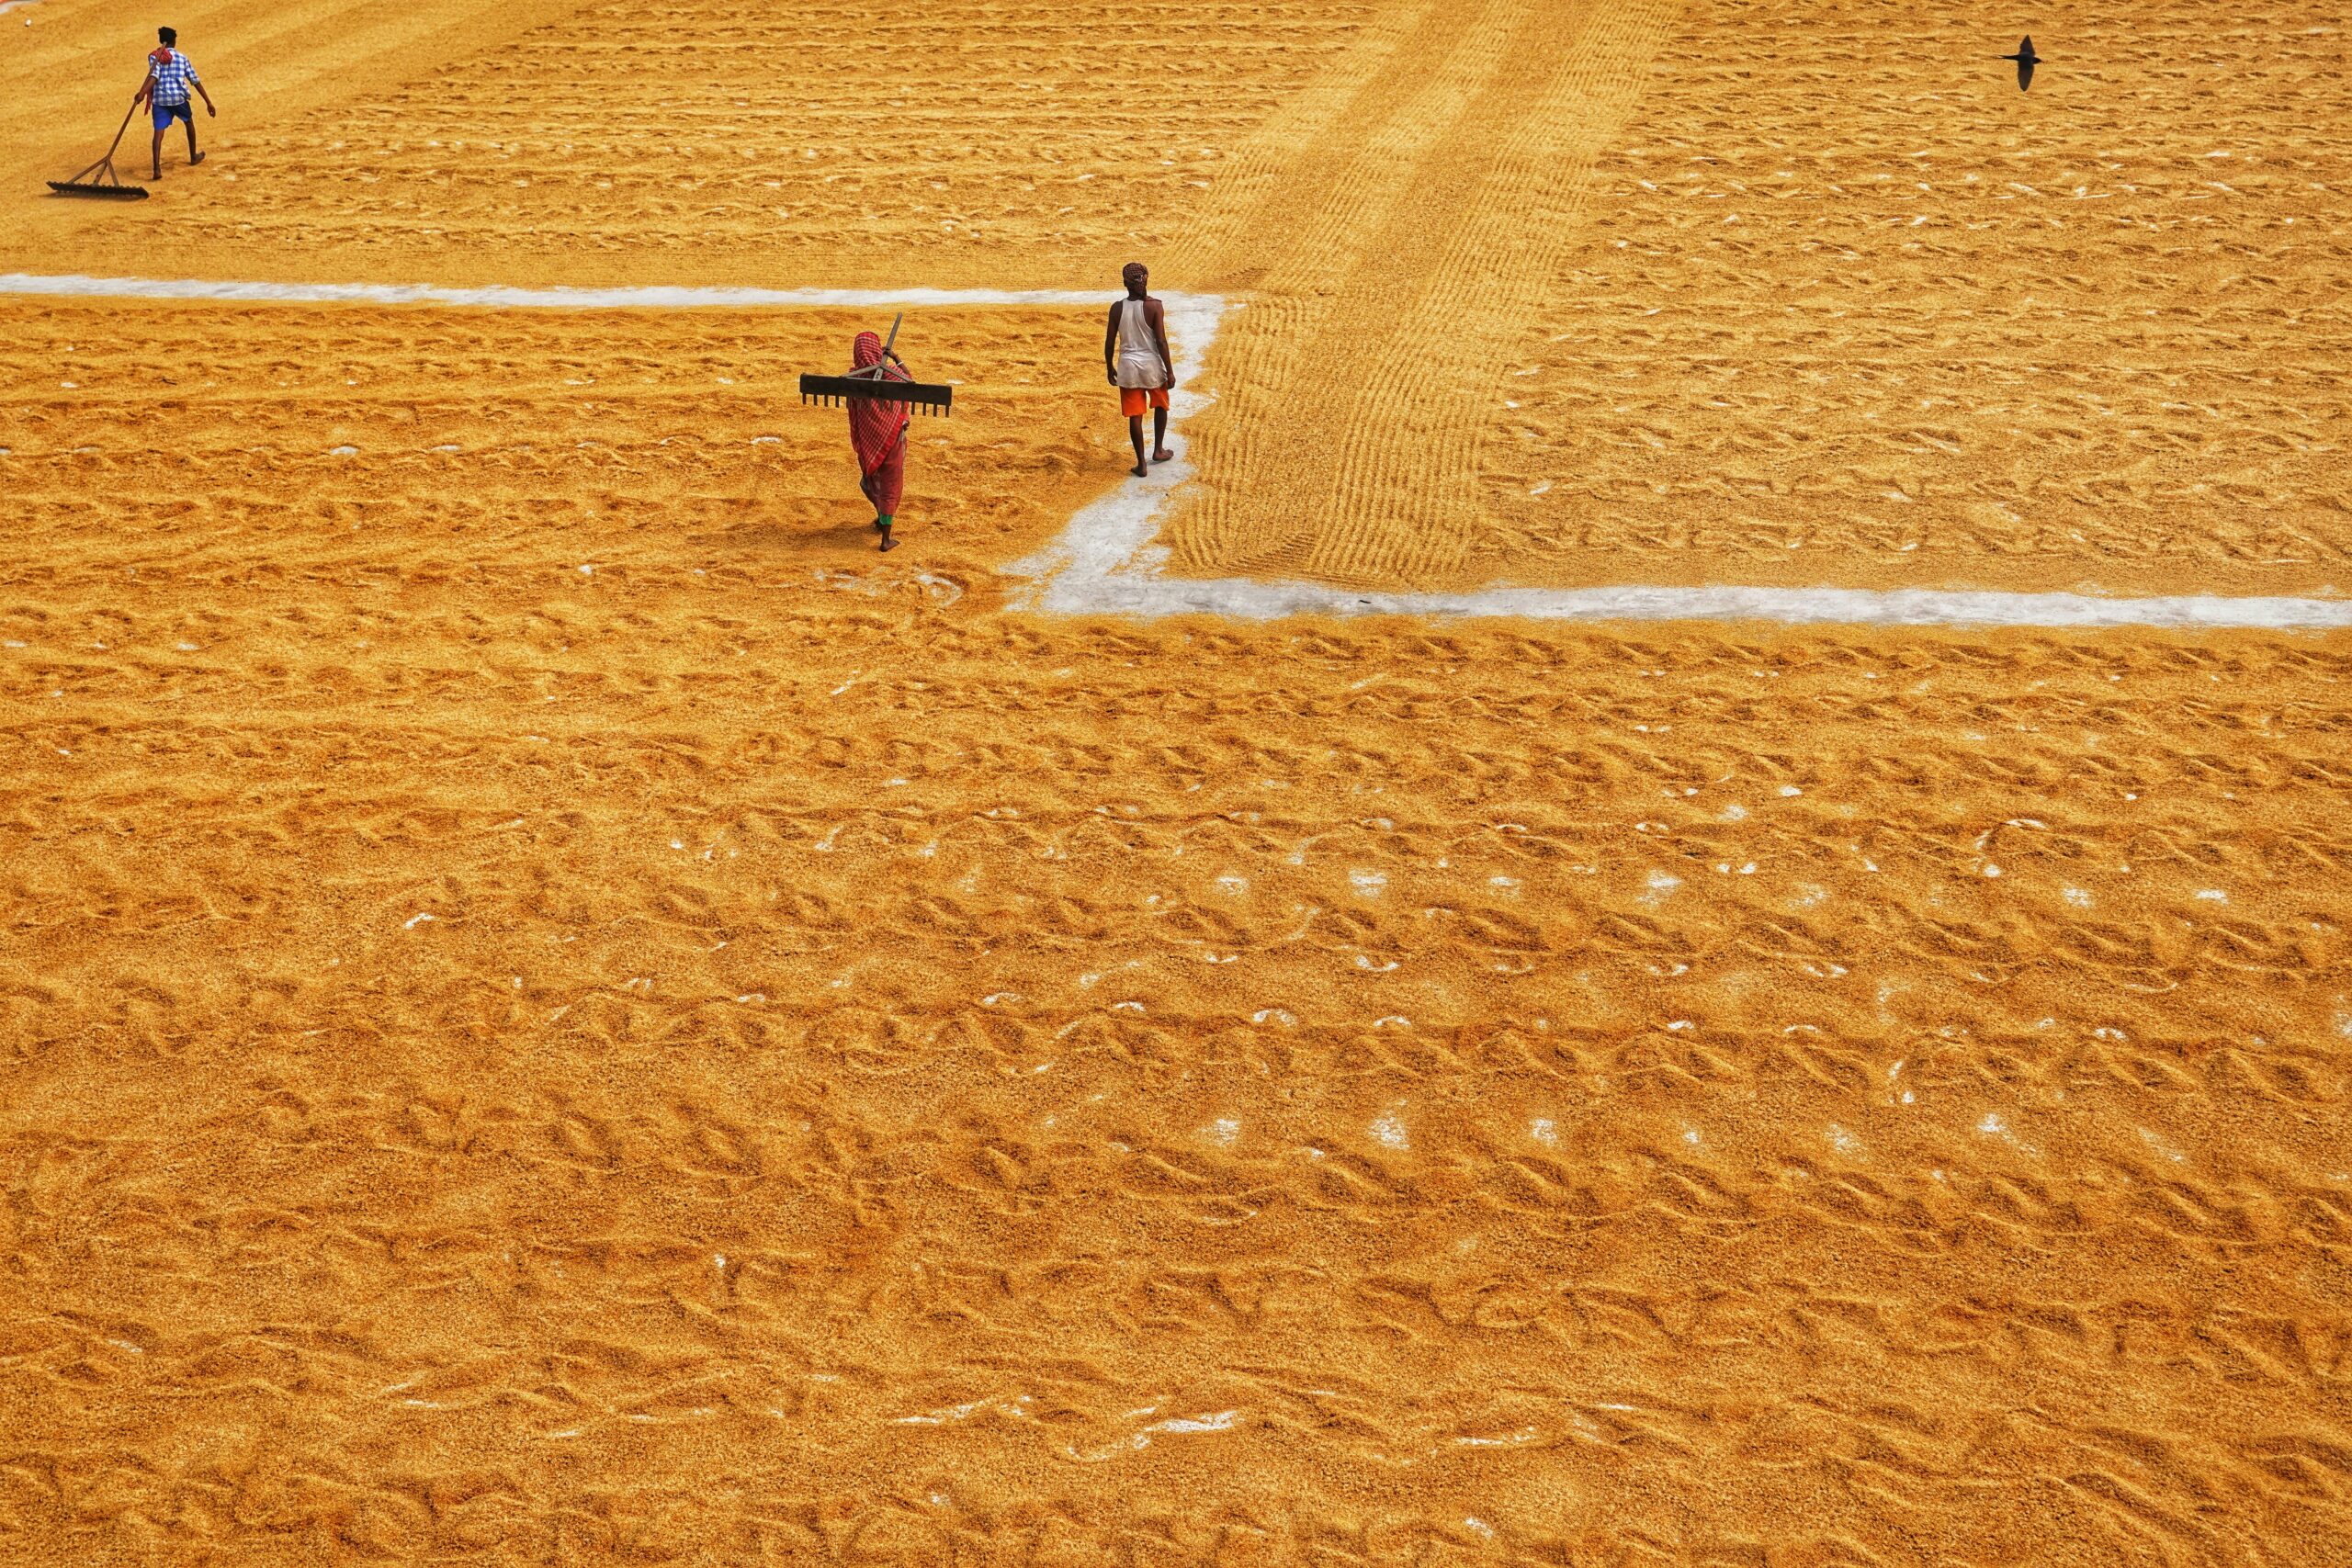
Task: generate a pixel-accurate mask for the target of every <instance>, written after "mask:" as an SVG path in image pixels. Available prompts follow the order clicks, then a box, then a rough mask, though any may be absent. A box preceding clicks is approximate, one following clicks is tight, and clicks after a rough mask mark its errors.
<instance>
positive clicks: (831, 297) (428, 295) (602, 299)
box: [0, 272, 1113, 310]
mask: <svg viewBox="0 0 2352 1568" xmlns="http://www.w3.org/2000/svg"><path fill="white" fill-rule="evenodd" d="M0 294H43V295H69V296H86V297H90V298H95V299H212V300H224V301H230V302H238V301H247V300H250V301H255V302H273V303H277V304H292V305H466V306H487V307H490V308H492V309H495V310H717V309H723V308H734V309H739V310H740V309H742V308H744V307H767V308H781V309H785V310H817V309H821V308H824V307H827V306H835V307H862V306H874V305H900V306H904V307H906V308H907V309H909V310H919V309H922V308H924V307H932V306H949V305H1096V306H1101V307H1103V308H1104V309H1106V310H1107V309H1108V308H1109V306H1110V302H1111V299H1112V298H1113V296H1112V294H1111V292H1110V291H1108V290H1102V291H1097V292H1095V293H1091V294H1090V293H1083V292H1080V291H1079V290H1076V289H1069V288H1025V289H1024V288H673V287H670V286H668V285H651V286H648V287H643V288H504V287H502V286H498V285H492V286H491V287H489V288H444V287H443V286H441V285H439V284H434V283H235V282H228V281H224V280H220V279H213V278H197V277H84V276H77V275H73V274H64V275H58V276H49V275H44V274H40V273H30V272H8V273H0Z"/></svg>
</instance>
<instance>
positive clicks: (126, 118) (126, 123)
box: [99, 98, 139, 164]
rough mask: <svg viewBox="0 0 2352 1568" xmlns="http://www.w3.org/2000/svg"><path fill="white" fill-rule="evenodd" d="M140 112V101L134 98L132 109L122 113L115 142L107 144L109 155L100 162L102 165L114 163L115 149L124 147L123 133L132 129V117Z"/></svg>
mask: <svg viewBox="0 0 2352 1568" xmlns="http://www.w3.org/2000/svg"><path fill="white" fill-rule="evenodd" d="M138 112H139V100H138V99H137V98H133V99H131V100H130V107H129V108H127V109H125V110H123V111H122V123H121V124H120V125H119V126H117V127H115V131H114V140H113V141H109V142H107V155H106V156H105V157H104V158H103V159H101V160H99V161H100V162H101V163H107V164H111V163H113V162H114V153H115V149H116V148H118V147H119V146H121V145H122V138H123V133H124V132H125V131H128V130H130V117H131V116H132V115H135V114H137V113H138Z"/></svg>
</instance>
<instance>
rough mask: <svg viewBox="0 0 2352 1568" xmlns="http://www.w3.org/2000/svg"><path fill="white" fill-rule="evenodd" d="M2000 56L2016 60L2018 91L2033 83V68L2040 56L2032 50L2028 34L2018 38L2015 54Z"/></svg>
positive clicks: (2031, 41)
mask: <svg viewBox="0 0 2352 1568" xmlns="http://www.w3.org/2000/svg"><path fill="white" fill-rule="evenodd" d="M2001 58H2002V59H2004V60H2014V61H2016V62H2018V92H2020V93H2022V92H2024V91H2025V90H2026V89H2027V88H2028V87H2030V86H2032V85H2033V68H2034V67H2035V66H2037V65H2039V64H2041V56H2040V55H2038V54H2036V53H2034V52H2033V39H2032V37H2031V35H2030V34H2029V35H2028V36H2027V37H2025V38H2021V39H2018V51H2017V52H2016V53H2015V54H2005V55H2003V56H2001Z"/></svg>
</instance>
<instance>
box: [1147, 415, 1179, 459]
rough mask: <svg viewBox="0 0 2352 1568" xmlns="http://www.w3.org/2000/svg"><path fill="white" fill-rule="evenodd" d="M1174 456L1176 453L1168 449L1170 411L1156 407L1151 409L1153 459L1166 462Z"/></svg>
mask: <svg viewBox="0 0 2352 1568" xmlns="http://www.w3.org/2000/svg"><path fill="white" fill-rule="evenodd" d="M1174 456H1176V454H1175V453H1173V452H1170V450H1169V449H1168V411H1167V410H1166V409H1154V410H1152V411H1151V460H1152V461H1153V462H1155V463H1164V462H1166V461H1168V459H1169V458H1170V457H1174Z"/></svg>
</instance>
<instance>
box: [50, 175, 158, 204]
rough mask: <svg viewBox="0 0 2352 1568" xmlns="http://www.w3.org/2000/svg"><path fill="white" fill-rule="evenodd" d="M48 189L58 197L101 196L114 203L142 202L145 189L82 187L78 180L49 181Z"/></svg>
mask: <svg viewBox="0 0 2352 1568" xmlns="http://www.w3.org/2000/svg"><path fill="white" fill-rule="evenodd" d="M49 188H50V189H51V190H53V191H55V192H56V193H57V194H58V195H60V196H103V197H112V198H113V199H115V200H116V201H144V200H146V199H147V187H146V186H134V185H123V184H119V183H118V184H115V185H84V184H83V183H82V182H80V181H78V180H51V181H50V182H49Z"/></svg>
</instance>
